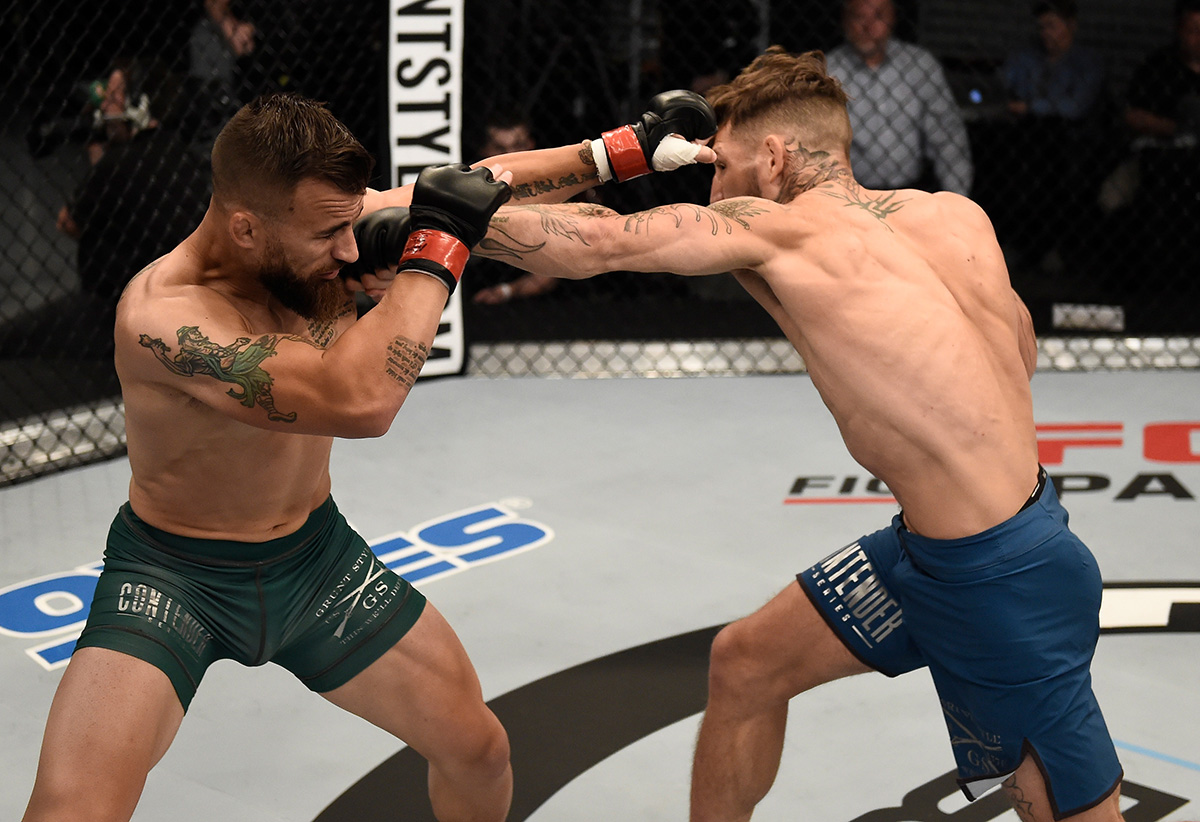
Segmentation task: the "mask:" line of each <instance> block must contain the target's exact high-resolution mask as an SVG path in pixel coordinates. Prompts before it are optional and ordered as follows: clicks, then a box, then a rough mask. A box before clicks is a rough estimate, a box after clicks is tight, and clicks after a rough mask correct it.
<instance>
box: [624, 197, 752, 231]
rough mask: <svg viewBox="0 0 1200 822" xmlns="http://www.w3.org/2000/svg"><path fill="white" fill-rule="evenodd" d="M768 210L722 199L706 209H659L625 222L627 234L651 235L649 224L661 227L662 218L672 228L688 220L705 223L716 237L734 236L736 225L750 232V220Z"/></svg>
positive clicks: (744, 201) (674, 206)
mask: <svg viewBox="0 0 1200 822" xmlns="http://www.w3.org/2000/svg"><path fill="white" fill-rule="evenodd" d="M765 211H766V209H765V208H764V207H762V206H760V205H756V204H755V203H753V202H751V201H750V200H722V201H720V202H717V203H713V204H712V205H711V206H708V207H707V208H705V207H703V206H697V205H690V204H682V205H670V206H659V207H658V208H651V209H649V210H647V211H640V212H638V213H637V214H631V215H629V216H628V217H627V218H626V219H625V231H626V232H627V233H632V234H640V233H642V231H643V230H644V231H645V232H646V234H649V233H650V225H651V223H653V222H655V220H656V219H657V218H662V219H658V224H659V225H660V226H661V225H662V223H663V219H666V220H669V221H670V222H671V227H674V228H679V227H681V226H682V225H683V223H684V222H685V221H688V220H690V221H694V222H697V223H706V224H707V225H708V227H709V229H710V230H711V231H712V235H713V236H714V237H716V236H718V235H720V234H732V233H733V229H734V226H735V225H738V226H741V227H742V228H744V229H746V230H749V229H750V222H749V219H748V218H750V217H754V216H757V215H759V214H763V213H764V212H765Z"/></svg>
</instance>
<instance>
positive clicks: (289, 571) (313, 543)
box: [76, 498, 425, 711]
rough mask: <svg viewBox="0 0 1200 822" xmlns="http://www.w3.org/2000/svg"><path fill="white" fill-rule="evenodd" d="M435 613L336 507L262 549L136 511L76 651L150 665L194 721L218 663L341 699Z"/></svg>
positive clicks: (112, 533)
mask: <svg viewBox="0 0 1200 822" xmlns="http://www.w3.org/2000/svg"><path fill="white" fill-rule="evenodd" d="M424 607H425V597H423V596H422V595H421V593H420V592H419V591H417V590H416V589H415V588H413V587H412V586H411V585H409V584H408V582H407V581H405V580H404V579H402V578H401V577H399V576H397V575H396V573H395V572H393V571H392V570H391V569H390V568H388V567H387V566H385V565H384V564H383V563H381V562H380V561H379V559H378V557H376V556H375V554H374V553H373V552H372V551H371V548H370V546H368V545H367V543H366V542H365V541H364V540H363V538H362V537H360V536H359V535H358V534H357V533H356V532H355V531H354V529H352V528H351V527H350V526H349V524H348V523H347V522H346V520H345V518H344V517H343V516H342V515H341V513H339V512H338V509H337V506H336V505H334V503H333V499H332V498H330V499H327V500H326V501H325V502H324V503H322V504H321V505H320V506H319V507H318V508H317V509H316V510H314V511H313V512H312V514H310V515H309V517H308V520H307V521H306V522H305V523H304V525H302V526H301V527H300V529H299V530H297V531H296V532H295V533H293V534H290V535H289V536H286V537H280V538H278V539H273V540H269V541H267V542H258V543H253V542H233V541H225V540H209V539H191V538H188V537H180V536H176V535H174V534H169V533H167V532H165V531H161V530H159V529H157V528H154V527H152V526H150V525H147V524H146V523H145V522H143V521H142V520H141V519H139V518H138V516H137V514H135V513H134V512H133V509H132V508H130V507H129V503H126V504H125V505H123V506H122V507H121V509H120V511H118V513H117V516H116V519H114V520H113V523H112V527H111V528H110V529H109V532H108V544H107V546H106V548H105V551H104V572H103V573H102V574H101V575H100V580H99V582H98V583H97V586H96V596H95V599H94V600H93V601H92V608H91V612H90V613H89V614H88V620H87V625H86V626H85V627H84V629H83V634H82V635H81V636H80V637H79V641H78V642H77V643H76V648H88V647H92V648H108V649H110V650H113V651H119V652H121V653H125V654H129V655H130V656H135V657H137V658H138V659H143V660H145V661H146V662H149V663H150V664H151V665H153V666H155V667H156V668H159V669H160V670H161V671H163V673H165V674H166V675H167V676H168V677H169V678H170V680H171V683H172V685H174V687H175V693H176V694H178V696H179V701H180V702H181V703H182V704H183V708H184V710H185V711H186V710H187V708H188V705H189V704H190V703H191V701H192V697H193V696H195V694H196V688H197V687H198V686H199V684H200V680H201V678H203V676H204V672H205V671H206V670H207V669H208V666H209V665H211V664H212V663H214V662H216V661H217V660H218V659H234V660H237V661H238V662H240V663H242V664H243V665H262V664H263V663H265V662H274V663H276V664H278V665H282V666H283V667H284V668H287V669H288V670H289V671H291V672H292V673H293V674H295V675H296V677H297V678H299V679H300V681H301V682H303V683H304V684H305V685H306V686H307V687H308V688H309V689H310V690H313V691H316V692H318V693H321V692H325V691H331V690H333V689H334V688H337V687H338V686H339V685H343V684H345V683H346V682H348V681H349V680H350V679H351V678H353V677H354V676H355V675H356V674H358V673H359V672H361V671H362V670H363V669H364V668H366V667H367V666H368V665H370V664H371V663H372V662H374V661H375V660H376V659H378V658H379V657H380V656H382V655H383V653H384V652H385V651H387V650H388V649H389V648H391V647H392V646H393V645H395V644H396V642H397V641H399V639H400V638H401V637H402V636H404V635H405V634H406V633H407V632H408V630H409V629H410V628H411V627H412V626H413V625H414V624H415V623H416V621H417V619H418V618H419V617H420V616H421V611H422V610H423V609H424Z"/></svg>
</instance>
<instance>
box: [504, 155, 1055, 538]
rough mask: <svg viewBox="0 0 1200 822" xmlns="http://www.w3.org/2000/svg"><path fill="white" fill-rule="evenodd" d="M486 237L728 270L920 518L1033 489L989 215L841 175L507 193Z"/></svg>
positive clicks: (1002, 511)
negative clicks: (632, 191)
mask: <svg viewBox="0 0 1200 822" xmlns="http://www.w3.org/2000/svg"><path fill="white" fill-rule="evenodd" d="M717 153H718V156H720V155H721V146H720V143H719V142H718V146H717ZM718 174H720V170H719V169H718ZM543 218H546V219H547V220H549V221H550V222H555V221H557V222H558V223H559V224H560V230H557V231H546V230H545V229H543V228H542V220H543ZM493 237H494V238H495V239H496V241H497V243H498V244H503V245H504V246H505V247H506V248H508V249H509V250H511V249H512V248H516V247H520V246H523V247H524V248H526V249H528V248H536V249H537V250H536V251H533V252H528V251H526V252H523V254H524V258H523V260H522V262H521V263H520V264H521V265H522V266H524V267H526V268H529V269H530V270H533V271H535V272H536V273H540V274H547V275H556V274H557V275H558V276H589V275H591V274H593V273H596V272H597V271H600V270H623V269H628V270H638V271H657V270H661V271H672V272H676V273H680V274H697V275H704V274H714V273H718V272H721V271H730V270H732V271H734V272H735V274H736V276H737V277H738V279H739V280H740V281H741V282H742V284H743V285H744V286H745V287H746V289H747V290H748V291H749V292H750V293H751V294H752V295H753V296H754V297H755V298H756V299H757V300H758V301H759V302H760V303H761V304H762V305H763V306H764V307H765V308H766V310H767V311H768V312H770V314H771V315H772V317H774V318H775V320H776V321H777V322H778V323H779V326H780V328H781V329H782V330H783V332H784V333H785V334H786V335H787V337H788V339H789V340H790V341H791V342H792V344H793V345H794V346H795V347H796V350H797V351H798V352H799V353H800V355H801V356H802V357H803V359H804V362H805V365H806V366H807V368H808V371H809V373H810V374H811V376H812V380H813V384H814V385H815V386H816V388H817V390H818V391H819V392H820V394H821V397H822V398H823V399H824V401H825V403H826V405H827V406H828V407H829V410H830V411H831V412H832V413H833V416H834V418H835V419H836V420H837V423H838V426H839V428H840V429H841V432H842V436H843V437H844V439H845V442H846V446H847V448H849V450H850V453H851V454H852V455H853V456H854V458H855V459H856V460H858V461H859V463H861V464H862V465H863V467H864V468H866V469H867V470H869V471H871V472H872V473H873V474H874V475H875V476H877V477H878V478H879V479H881V480H883V481H884V482H885V483H886V484H887V486H888V487H889V488H890V489H891V490H892V492H893V493H894V494H895V495H896V498H897V500H898V501H899V502H900V504H901V505H902V506H903V508H904V511H905V516H906V519H907V521H908V524H909V526H910V527H911V528H912V529H913V530H914V531H916V532H918V533H921V534H923V535H925V536H930V537H936V538H955V537H962V536H966V535H968V534H973V533H977V532H979V531H981V530H984V529H986V528H988V527H990V526H992V525H995V524H997V523H999V522H1002V521H1003V520H1005V519H1007V518H1008V517H1010V516H1012V514H1013V513H1015V512H1016V510H1017V509H1018V508H1020V506H1021V504H1022V502H1023V501H1024V500H1025V499H1026V498H1027V497H1028V496H1029V493H1030V492H1031V491H1032V490H1033V487H1034V484H1035V482H1036V477H1037V446H1036V440H1035V432H1034V426H1033V409H1032V399H1031V395H1030V390H1029V377H1030V375H1031V374H1032V371H1033V366H1034V364H1035V361H1036V353H1035V348H1034V341H1033V331H1032V325H1031V323H1030V321H1029V314H1028V312H1027V310H1026V309H1025V307H1024V305H1023V304H1022V303H1021V302H1020V300H1019V299H1018V298H1017V295H1016V294H1015V293H1014V292H1013V290H1012V288H1011V286H1010V285H1009V281H1008V272H1007V269H1006V268H1005V265H1004V260H1003V257H1002V255H1001V252H1000V248H999V245H998V244H997V242H996V238H995V234H994V233H993V232H992V229H991V224H990V222H989V221H988V219H987V217H986V215H985V214H984V213H983V212H982V210H980V209H979V208H978V207H977V206H976V205H975V204H974V203H972V202H971V201H970V200H968V199H966V198H964V197H960V196H958V195H955V194H945V193H943V194H928V193H925V192H921V191H910V190H905V191H888V192H882V191H869V190H866V189H863V188H861V187H859V186H858V185H857V184H855V183H854V182H853V180H848V179H847V180H844V181H843V180H835V181H830V182H826V183H823V184H820V185H817V186H815V187H813V188H811V189H809V190H806V191H803V192H801V193H799V194H798V195H797V196H795V197H794V198H793V199H792V200H791V201H790V202H788V203H787V204H779V203H775V202H771V201H769V200H765V199H761V198H750V197H735V198H732V199H721V200H719V201H718V202H714V204H713V205H712V206H710V207H709V208H701V207H699V206H694V205H673V206H665V207H661V208H655V209H651V210H650V211H646V212H642V213H641V214H637V215H632V216H629V217H622V216H619V215H615V214H612V213H611V212H607V213H605V212H600V211H598V210H596V209H595V208H594V207H588V206H570V205H567V206H551V207H541V206H532V207H521V206H518V207H513V208H505V209H502V210H501V212H500V215H499V216H498V217H496V218H494V219H493ZM548 239H549V242H548V241H547V240H548ZM514 240H515V241H516V242H513V241H514ZM572 272H576V273H575V274H574V275H573V274H572Z"/></svg>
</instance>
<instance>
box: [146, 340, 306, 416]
mask: <svg viewBox="0 0 1200 822" xmlns="http://www.w3.org/2000/svg"><path fill="white" fill-rule="evenodd" d="M177 334H178V337H179V352H178V353H177V354H176V355H175V356H174V357H170V356H168V354H169V353H170V351H171V347H170V346H169V345H167V344H166V343H164V342H163V341H162V340H161V339H158V338H155V337H151V336H150V335H149V334H142V335H140V336H139V337H138V342H139V343H140V344H141V345H142V346H143V347H145V348H149V349H150V351H151V352H152V353H153V354H154V356H155V357H156V358H157V359H158V361H159V362H161V363H162V364H163V365H164V366H166V368H167V370H168V371H170V372H171V373H172V374H177V375H178V376H181V377H195V376H206V377H213V378H215V379H217V380H220V381H221V382H230V383H233V384H234V387H233V388H230V389H229V391H228V392H227V393H228V394H229V396H231V397H233V398H234V399H235V400H238V401H239V402H241V404H242V405H244V406H246V407H247V408H253V407H254V406H255V405H259V406H261V407H262V408H264V409H265V410H266V412H267V419H269V420H271V421H273V422H295V421H296V413H295V412H294V411H293V412H290V413H286V414H285V413H283V412H281V411H279V410H278V409H276V408H275V398H274V397H272V396H271V386H272V385H273V384H274V382H275V381H274V380H273V379H272V378H271V375H270V374H268V373H267V372H266V371H265V370H264V369H263V367H262V365H261V363H262V361H263V360H265V359H267V358H268V357H274V356H275V346H277V345H278V344H279V340H280V339H281V337H280V335H278V334H264V335H263V336H261V337H259V338H258V339H257V340H255V341H254V342H251V341H250V338H249V337H238V338H237V339H236V340H234V341H233V343H232V344H230V345H217V344H216V343H214V342H212V341H211V340H209V338H208V337H206V336H204V335H203V334H201V333H200V329H199V328H198V327H197V326H194V325H185V326H183V327H182V328H180V329H179V331H178V332H177ZM283 339H292V338H291V337H285V338H283Z"/></svg>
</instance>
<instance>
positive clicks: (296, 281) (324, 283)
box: [258, 248, 346, 322]
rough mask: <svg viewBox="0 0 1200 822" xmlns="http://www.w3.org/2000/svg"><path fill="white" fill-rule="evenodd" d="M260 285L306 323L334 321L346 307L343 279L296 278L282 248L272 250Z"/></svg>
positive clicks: (259, 275) (260, 279)
mask: <svg viewBox="0 0 1200 822" xmlns="http://www.w3.org/2000/svg"><path fill="white" fill-rule="evenodd" d="M258 279H259V282H261V283H262V284H263V287H264V288H266V289H267V291H268V292H270V294H271V296H273V297H274V298H275V299H277V300H279V302H281V303H283V306H284V307H285V308H288V309H290V310H292V311H295V312H296V313H297V314H299V315H300V316H301V317H303V318H304V319H306V320H313V321H314V322H331V321H333V320H335V319H337V317H338V316H340V315H341V313H342V310H343V309H344V308H345V305H346V291H345V289H344V288H342V281H341V278H339V277H334V278H333V279H332V280H325V279H320V278H313V279H308V280H306V279H303V278H302V277H298V276H296V275H295V274H294V273H293V271H292V267H291V266H290V265H288V262H287V258H286V257H285V256H284V254H283V251H282V249H279V248H269V249H268V252H267V259H266V261H265V262H264V263H263V267H262V269H261V270H260V271H259V273H258Z"/></svg>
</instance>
